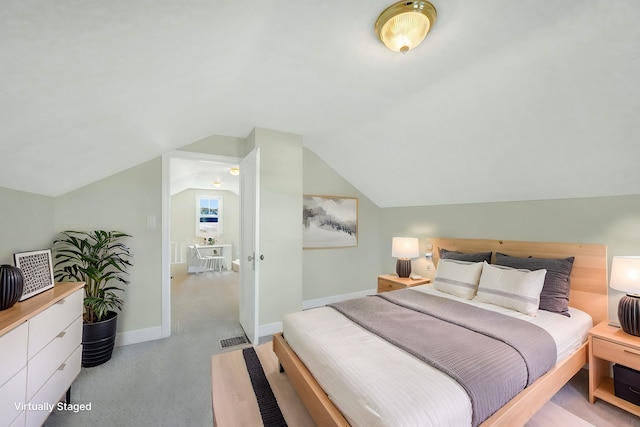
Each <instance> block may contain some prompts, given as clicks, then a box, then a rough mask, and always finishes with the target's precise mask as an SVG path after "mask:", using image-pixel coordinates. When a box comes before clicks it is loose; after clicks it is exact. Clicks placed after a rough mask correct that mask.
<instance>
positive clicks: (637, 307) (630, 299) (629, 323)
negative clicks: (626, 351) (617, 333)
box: [618, 294, 640, 337]
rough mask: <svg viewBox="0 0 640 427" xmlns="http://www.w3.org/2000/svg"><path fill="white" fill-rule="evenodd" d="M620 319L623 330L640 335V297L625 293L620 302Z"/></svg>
mask: <svg viewBox="0 0 640 427" xmlns="http://www.w3.org/2000/svg"><path fill="white" fill-rule="evenodd" d="M618 320H620V327H621V328H622V330H623V331H625V332H626V333H628V334H630V335H635V336H637V337H640V298H639V297H637V296H635V295H629V294H627V295H625V296H623V297H622V298H620V302H619V303H618Z"/></svg>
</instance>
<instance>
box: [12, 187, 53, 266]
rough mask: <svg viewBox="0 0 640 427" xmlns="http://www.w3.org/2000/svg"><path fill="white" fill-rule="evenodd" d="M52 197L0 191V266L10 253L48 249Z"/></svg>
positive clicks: (51, 226) (50, 235)
mask: <svg viewBox="0 0 640 427" xmlns="http://www.w3.org/2000/svg"><path fill="white" fill-rule="evenodd" d="M53 210H54V198H53V197H47V196H41V195H38V194H33V193H26V192H24V191H16V190H9V189H7V188H0V264H10V265H14V262H13V254H14V253H15V252H26V251H31V250H37V249H47V248H50V247H51V242H52V241H53V239H54V237H55V234H56V233H55V231H54V226H53V223H54V215H53Z"/></svg>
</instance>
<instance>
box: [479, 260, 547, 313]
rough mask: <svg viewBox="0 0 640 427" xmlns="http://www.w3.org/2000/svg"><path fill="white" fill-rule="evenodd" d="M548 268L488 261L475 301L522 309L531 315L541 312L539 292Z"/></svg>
mask: <svg viewBox="0 0 640 427" xmlns="http://www.w3.org/2000/svg"><path fill="white" fill-rule="evenodd" d="M546 274H547V270H544V269H542V270H534V271H530V270H516V269H515V268H511V267H505V266H501V265H491V264H487V263H486V262H485V265H484V267H483V268H482V276H481V277H480V283H479V285H478V293H477V295H476V297H475V298H474V300H475V301H481V302H488V303H490V304H495V305H500V306H502V307H506V308H510V309H513V310H517V311H520V312H522V313H524V314H528V315H529V316H535V315H536V314H537V313H538V306H539V304H540V292H541V291H542V286H543V285H544V277H545V275H546Z"/></svg>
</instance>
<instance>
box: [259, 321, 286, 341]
mask: <svg viewBox="0 0 640 427" xmlns="http://www.w3.org/2000/svg"><path fill="white" fill-rule="evenodd" d="M278 332H282V322H273V323H267V324H266V325H260V326H259V327H258V335H259V337H260V338H262V337H266V336H269V335H273V334H277V333H278Z"/></svg>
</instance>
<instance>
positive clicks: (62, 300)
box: [56, 299, 66, 305]
mask: <svg viewBox="0 0 640 427" xmlns="http://www.w3.org/2000/svg"><path fill="white" fill-rule="evenodd" d="M65 301H66V299H61V300H60V301H58V302H57V303H56V304H60V305H62V304H64V302H65Z"/></svg>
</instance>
